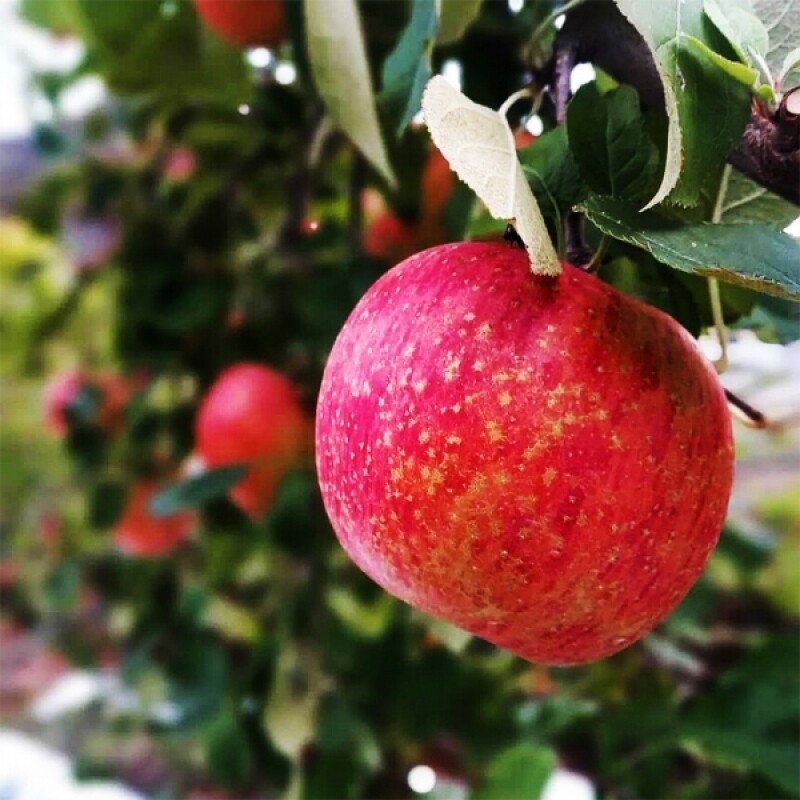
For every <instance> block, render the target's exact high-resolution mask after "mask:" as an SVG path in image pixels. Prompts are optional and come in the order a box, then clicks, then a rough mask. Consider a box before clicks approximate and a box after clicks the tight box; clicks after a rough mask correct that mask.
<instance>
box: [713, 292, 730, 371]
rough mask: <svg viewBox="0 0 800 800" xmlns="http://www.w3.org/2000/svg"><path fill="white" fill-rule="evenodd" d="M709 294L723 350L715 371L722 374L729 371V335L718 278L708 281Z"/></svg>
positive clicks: (715, 325)
mask: <svg viewBox="0 0 800 800" xmlns="http://www.w3.org/2000/svg"><path fill="white" fill-rule="evenodd" d="M708 294H709V297H710V298H711V315H712V316H713V318H714V328H715V329H716V331H717V339H718V340H719V346H720V350H721V355H720V357H719V358H718V359H717V360H716V361H715V362H714V369H715V370H716V371H717V372H718V373H720V374H722V373H723V372H725V370H726V369H728V333H727V330H726V329H725V321H724V320H723V318H722V300H721V299H720V296H719V283H718V282H717V279H716V278H709V279H708Z"/></svg>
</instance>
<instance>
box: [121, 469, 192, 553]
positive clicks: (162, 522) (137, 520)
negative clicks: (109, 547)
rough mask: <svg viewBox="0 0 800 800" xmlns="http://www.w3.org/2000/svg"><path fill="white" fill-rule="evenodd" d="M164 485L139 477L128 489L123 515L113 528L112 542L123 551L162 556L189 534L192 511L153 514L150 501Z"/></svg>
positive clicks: (190, 531) (172, 549)
mask: <svg viewBox="0 0 800 800" xmlns="http://www.w3.org/2000/svg"><path fill="white" fill-rule="evenodd" d="M164 488H166V486H165V485H162V484H161V483H159V482H158V481H153V480H142V481H139V482H138V483H136V484H135V485H134V486H133V488H132V489H131V494H130V497H129V498H128V503H127V505H126V507H125V510H124V511H123V514H122V518H121V519H120V520H119V522H117V524H116V526H115V527H114V532H113V537H114V543H115V544H116V545H117V547H118V548H119V549H120V550H122V552H124V553H126V554H127V555H130V556H135V557H138V558H142V557H152V556H163V555H167V554H169V553H171V552H172V551H174V550H175V549H176V548H177V547H178V545H179V544H180V543H181V542H183V541H184V540H186V539H188V538H189V536H191V534H192V531H193V530H194V525H195V515H194V514H193V513H192V512H189V511H184V512H181V513H178V514H172V515H171V516H168V517H155V516H153V515H152V514H151V513H150V501H151V500H152V498H153V497H155V495H157V494H158V493H159V492H160V491H162V490H163V489H164Z"/></svg>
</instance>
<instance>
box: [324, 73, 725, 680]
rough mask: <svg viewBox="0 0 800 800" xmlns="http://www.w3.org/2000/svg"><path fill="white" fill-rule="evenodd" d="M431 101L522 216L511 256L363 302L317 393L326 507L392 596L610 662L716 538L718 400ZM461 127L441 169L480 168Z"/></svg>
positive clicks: (665, 327)
mask: <svg viewBox="0 0 800 800" xmlns="http://www.w3.org/2000/svg"><path fill="white" fill-rule="evenodd" d="M435 80H436V79H434V81H435ZM429 86H430V84H429ZM448 91H453V92H454V91H455V90H452V89H449V88H448ZM426 94H427V93H426ZM427 96H428V100H429V101H430V94H427ZM462 97H463V96H462ZM463 99H464V101H466V98H463ZM445 100H447V101H448V102H450V101H452V102H451V105H450V106H449V108H450V109H451V110H454V112H453V119H456V120H458V119H459V118H460V119H462V120H463V114H464V113H466V114H467V115H468V116H469V115H470V114H473V113H478V114H479V115H480V116H481V117H482V118H484V119H486V120H487V121H488V122H489V124H491V125H492V126H493V130H492V132H491V136H492V137H493V141H491V142H490V148H491V150H492V152H493V153H495V154H498V153H499V157H500V159H501V160H500V163H499V166H500V169H495V170H493V171H492V174H491V175H490V176H488V178H487V179H486V181H487V182H486V184H484V177H483V176H481V175H477V176H476V175H474V174H473V175H471V176H469V177H470V181H471V183H470V185H474V186H475V187H477V189H478V191H479V192H480V191H481V190H482V189H485V188H486V186H488V190H489V194H490V195H491V196H490V197H489V198H488V199H489V201H490V202H488V203H487V205H490V210H491V205H494V206H495V208H500V209H505V210H510V211H514V212H515V215H516V216H515V221H516V223H517V229H518V230H519V232H520V235H521V236H522V239H523V243H524V245H525V247H524V248H520V247H517V246H515V245H514V244H507V243H503V242H491V243H487V242H468V243H456V244H449V245H442V246H438V247H433V248H431V249H428V250H425V251H423V252H421V253H418V254H416V255H413V256H411V257H410V258H408V259H406V260H405V261H403V262H402V263H400V264H399V265H397V266H396V267H395V268H394V269H392V270H390V271H389V272H388V273H387V274H386V275H384V276H383V277H382V278H380V279H379V280H378V282H377V283H376V284H375V285H374V286H373V287H372V288H371V289H370V290H369V291H368V292H367V293H366V294H365V296H364V297H363V298H362V299H361V301H360V302H359V304H358V305H357V306H356V308H355V309H354V311H353V312H352V314H351V316H350V317H349V319H348V320H347V322H346V323H345V325H344V328H343V329H342V331H341V332H340V334H339V336H338V338H337V340H336V343H335V344H334V347H333V350H332V352H331V354H330V358H329V360H328V363H327V365H326V369H325V374H324V377H323V381H322V387H321V390H320V396H319V402H318V406H317V429H316V459H317V470H318V474H319V480H320V486H321V490H322V496H323V500H324V502H325V507H326V509H327V512H328V515H329V517H330V519H331V522H332V524H333V528H334V530H335V532H336V535H337V536H338V538H339V540H340V542H341V544H342V546H343V547H344V549H345V550H346V551H347V553H348V554H349V555H350V557H351V558H352V559H353V561H355V563H356V564H358V565H359V566H360V567H361V568H362V569H363V570H364V571H365V572H366V573H367V574H368V575H369V576H370V577H372V578H373V580H375V581H376V582H377V583H378V584H380V585H381V586H383V587H384V588H385V589H386V590H387V591H389V592H391V593H392V594H394V595H395V596H397V597H399V598H400V599H402V600H405V601H406V602H408V603H409V604H411V605H413V606H415V607H417V608H419V609H421V610H422V611H425V612H427V613H429V614H432V615H434V616H436V617H440V618H442V619H445V620H447V621H449V622H451V623H454V624H455V625H458V626H460V627H462V628H464V629H465V630H468V631H470V632H472V633H474V634H476V635H478V636H480V637H482V638H484V639H487V640H488V641H490V642H494V643H495V644H497V645H500V646H501V647H504V648H506V649H508V650H510V651H512V652H514V653H516V654H518V655H521V656H523V657H525V658H527V659H529V660H531V661H535V662H542V663H548V664H562V665H566V664H577V663H581V662H587V661H591V660H594V659H598V658H603V657H605V656H609V655H611V654H613V653H615V652H617V651H619V650H621V649H623V648H624V647H627V646H628V645H630V644H632V643H633V642H635V641H637V640H638V639H640V638H641V637H642V636H644V635H645V634H646V633H648V632H649V631H651V630H652V629H653V628H654V627H655V626H656V625H658V624H659V623H660V622H661V621H662V620H663V619H664V618H665V617H666V616H667V615H668V614H669V613H670V612H671V611H672V610H674V609H675V607H676V606H677V605H678V604H679V603H680V602H681V600H682V599H683V597H684V596H685V595H686V593H687V592H688V591H689V589H690V588H691V587H692V585H693V584H694V582H695V581H696V580H697V579H698V577H699V576H700V574H701V572H702V570H703V568H704V566H705V564H706V561H707V559H708V557H709V555H710V553H711V551H712V549H713V548H714V546H715V544H716V542H717V539H718V537H719V533H720V530H721V528H722V525H723V522H724V519H725V514H726V510H727V505H728V500H729V497H730V492H731V484H732V478H733V441H732V431H731V420H730V415H729V412H728V408H727V403H726V398H725V395H724V392H723V390H722V388H721V386H720V384H719V381H718V379H717V376H716V374H715V372H714V370H713V368H712V366H711V365H710V364H709V362H708V361H707V360H706V359H705V357H704V356H703V355H702V353H701V352H700V350H699V349H698V347H697V345H696V343H695V342H694V340H693V339H692V337H691V336H690V335H689V334H688V333H687V332H686V331H685V330H684V329H683V328H681V327H680V325H678V324H677V323H676V322H675V321H674V320H673V319H671V318H670V317H668V316H666V315H665V314H663V313H662V312H660V311H658V310H656V309H654V308H651V307H649V306H647V305H644V304H643V303H640V302H638V301H636V300H634V299H632V298H629V297H627V296H625V295H623V294H621V293H620V292H618V291H616V290H615V289H613V288H611V287H609V286H608V285H606V284H604V283H602V282H601V281H600V280H599V279H597V278H596V277H594V276H592V275H590V274H588V273H586V272H583V271H581V270H578V269H576V268H574V267H572V266H570V265H568V264H559V261H558V257H557V255H556V253H555V251H554V250H553V247H552V244H551V243H550V240H549V238H548V237H547V234H546V231H545V229H544V223H543V222H542V221H541V216H540V215H539V214H538V209H536V208H535V201H534V200H533V197H532V195H530V198H529V199H528V198H527V197H526V195H525V190H526V189H527V193H528V194H530V189H529V188H528V187H527V184H525V185H524V186H520V185H519V183H518V182H516V179H517V176H519V175H520V174H521V173H520V171H519V170H518V162H517V161H516V155H515V152H514V143H513V137H512V136H511V134H510V131H509V135H508V137H506V136H505V134H504V133H503V131H502V129H501V128H499V127H498V123H497V122H496V120H495V119H494V117H492V116H491V115H493V114H497V112H492V111H490V110H489V109H483V107H476V106H475V104H471V105H468V106H466V112H465V106H464V105H463V104H460V100H458V99H457V98H455V99H454V98H452V97H450V98H449V99H448V98H445ZM466 103H467V104H469V101H466ZM423 105H425V101H423ZM475 108H477V109H482V110H480V111H478V112H475ZM431 111H432V112H433V113H429V112H431ZM438 111H439V112H440V111H441V109H439V110H438ZM425 112H426V120H427V121H428V124H429V126H435V125H436V124H437V123H436V121H435V120H436V118H437V113H436V110H431V109H430V107H427V108H426V109H425ZM446 117H447V114H446V113H445V114H441V113H440V114H439V116H438V119H439V121H440V122H441V120H442V119H443V118H444V119H445V122H444V124H445V125H446V124H449V123H448V122H447V120H446ZM470 122H473V123H474V122H475V117H474V116H473V117H471V118H470ZM502 124H505V121H504V119H503V120H502V122H501V123H500V125H502ZM506 127H507V126H506ZM456 134H457V132H455V133H454V132H453V131H448V130H445V132H444V133H442V130H441V129H438V130H437V129H436V128H433V135H434V139H435V140H436V139H439V140H440V141H443V142H444V147H443V151H444V153H445V155H446V156H447V157H448V159H450V158H451V155H452V153H451V152H450V150H452V148H453V147H455V148H457V149H459V152H458V153H456V155H455V158H454V159H452V160H451V163H453V162H455V163H456V164H457V165H460V166H461V168H463V169H464V170H468V169H469V168H470V167H471V166H477V167H478V169H483V168H484V162H485V158H484V157H483V156H484V155H485V154H483V153H482V152H481V148H482V147H485V143H484V142H482V141H479V142H477V143H476V142H472V143H470V142H469V141H466V142H465V141H464V140H463V137H459V136H458V135H456ZM504 142H507V143H508V147H509V148H510V155H508V157H507V154H506V153H505V152H503V148H504V147H506V145H505V144H504ZM470 148H471V149H470ZM512 159H513V160H512ZM459 175H461V176H462V177H464V176H463V175H462V173H461V171H459ZM498 175H499V176H500V177H501V178H502V177H503V176H505V177H506V178H507V181H508V185H507V186H506V187H505V188H504V187H503V186H500V185H499V183H498V181H499V179H498ZM481 197H482V198H483V199H484V200H486V199H487V198H486V197H484V195H481ZM530 203H533V204H534V212H535V213H529V209H530ZM510 216H512V215H511V214H510V213H509V214H506V217H507V218H508V217H510Z"/></svg>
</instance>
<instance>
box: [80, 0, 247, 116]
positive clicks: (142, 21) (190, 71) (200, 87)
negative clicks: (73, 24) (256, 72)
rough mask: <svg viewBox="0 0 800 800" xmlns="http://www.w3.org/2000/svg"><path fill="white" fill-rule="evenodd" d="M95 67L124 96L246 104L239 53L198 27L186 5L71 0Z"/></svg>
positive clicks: (244, 76) (146, 0)
mask: <svg viewBox="0 0 800 800" xmlns="http://www.w3.org/2000/svg"><path fill="white" fill-rule="evenodd" d="M74 2H75V3H76V7H77V9H78V11H79V14H80V19H81V25H80V27H81V31H82V33H83V34H84V36H85V40H86V44H87V48H88V50H89V54H90V56H92V57H93V61H94V63H96V64H97V66H98V68H99V70H100V71H101V72H102V74H103V76H104V78H105V79H106V81H107V82H108V84H109V85H110V86H111V88H112V89H113V90H114V91H116V92H120V93H123V94H129V93H138V92H145V91H153V92H156V93H157V94H158V95H160V96H162V97H165V98H169V99H170V100H173V101H178V100H179V101H181V102H187V101H189V100H207V99H210V98H214V99H223V100H227V101H229V102H232V103H244V102H248V101H249V99H250V96H251V94H252V85H251V82H250V78H249V73H248V69H247V64H246V61H245V59H244V56H243V54H242V52H241V50H240V49H238V48H236V47H234V46H232V45H230V44H228V43H227V42H225V41H224V40H223V39H221V38H220V37H219V36H215V35H214V34H213V33H211V32H210V31H209V30H208V29H207V27H206V26H204V25H200V24H199V23H198V20H197V17H196V15H195V13H194V10H193V8H192V6H191V5H190V4H188V3H174V4H169V5H167V4H162V3H154V2H151V0H103V2H102V3H97V2H95V1H94V0H74Z"/></svg>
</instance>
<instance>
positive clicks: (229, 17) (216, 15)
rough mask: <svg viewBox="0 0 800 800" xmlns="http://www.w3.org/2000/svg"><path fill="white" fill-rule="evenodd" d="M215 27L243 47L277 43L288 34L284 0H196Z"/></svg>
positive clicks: (199, 12)
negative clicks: (284, 14)
mask: <svg viewBox="0 0 800 800" xmlns="http://www.w3.org/2000/svg"><path fill="white" fill-rule="evenodd" d="M194 5H195V8H196V9H197V13H198V15H199V16H200V18H201V19H202V20H203V22H205V23H206V25H208V27H209V28H211V30H213V31H214V32H215V33H218V34H219V35H220V36H221V37H222V38H223V39H227V40H228V41H229V42H231V43H232V44H236V45H239V46H241V47H254V46H256V45H264V46H266V47H275V46H276V45H279V44H281V43H282V42H283V40H284V39H285V38H286V25H285V21H284V16H283V2H282V0H194Z"/></svg>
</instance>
